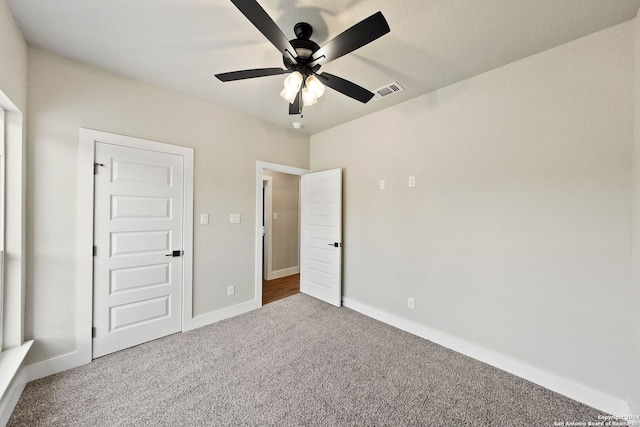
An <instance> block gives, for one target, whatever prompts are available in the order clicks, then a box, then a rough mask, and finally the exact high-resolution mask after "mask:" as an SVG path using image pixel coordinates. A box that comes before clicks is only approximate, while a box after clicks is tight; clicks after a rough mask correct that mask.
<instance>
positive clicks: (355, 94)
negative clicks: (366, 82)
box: [316, 73, 374, 104]
mask: <svg viewBox="0 0 640 427" xmlns="http://www.w3.org/2000/svg"><path fill="white" fill-rule="evenodd" d="M316 75H317V76H318V78H319V79H320V81H321V82H322V83H323V84H325V85H327V86H329V87H330V88H331V89H333V90H337V91H338V92H340V93H342V94H344V95H347V96H348V97H350V98H353V99H355V100H356V101H360V102H362V103H364V104H366V103H367V102H369V100H370V99H371V98H373V95H374V94H373V92H369V91H368V90H367V89H365V88H363V87H362V86H358V85H357V84H355V83H352V82H350V81H349V80H345V79H343V78H341V77H338V76H334V75H333V74H329V73H322V74H316Z"/></svg>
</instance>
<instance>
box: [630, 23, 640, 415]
mask: <svg viewBox="0 0 640 427" xmlns="http://www.w3.org/2000/svg"><path fill="white" fill-rule="evenodd" d="M638 16H640V14H639V15H638ZM634 25H635V34H634V35H635V44H634V54H635V57H634V58H635V67H634V83H635V84H634V105H635V113H634V132H633V227H632V230H633V234H632V236H631V247H632V249H633V251H632V261H631V274H632V288H633V291H632V292H633V295H632V305H631V306H632V309H631V313H632V320H631V329H632V335H631V346H630V347H631V348H632V356H631V364H632V365H631V375H630V380H631V384H633V386H632V387H631V396H630V403H631V407H632V410H633V411H632V412H633V413H634V414H640V19H639V18H638V17H636V19H635V23H634Z"/></svg>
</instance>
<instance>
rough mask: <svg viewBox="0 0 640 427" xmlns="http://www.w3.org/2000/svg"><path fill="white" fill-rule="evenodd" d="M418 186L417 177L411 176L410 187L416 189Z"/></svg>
mask: <svg viewBox="0 0 640 427" xmlns="http://www.w3.org/2000/svg"><path fill="white" fill-rule="evenodd" d="M415 186H416V177H415V176H410V177H409V187H415Z"/></svg>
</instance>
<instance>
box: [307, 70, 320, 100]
mask: <svg viewBox="0 0 640 427" xmlns="http://www.w3.org/2000/svg"><path fill="white" fill-rule="evenodd" d="M305 83H306V84H305V86H307V88H309V90H310V91H311V92H312V93H313V95H314V96H315V97H316V98H320V97H321V96H322V95H323V94H324V85H323V84H322V83H321V82H320V80H319V79H318V78H317V77H316V76H314V75H313V74H312V75H310V76H309V77H307V80H306V82H305Z"/></svg>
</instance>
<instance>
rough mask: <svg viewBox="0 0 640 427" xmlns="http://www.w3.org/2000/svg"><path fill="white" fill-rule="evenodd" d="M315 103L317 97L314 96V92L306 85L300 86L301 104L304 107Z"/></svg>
mask: <svg viewBox="0 0 640 427" xmlns="http://www.w3.org/2000/svg"><path fill="white" fill-rule="evenodd" d="M317 103H318V98H316V96H315V94H314V93H313V92H312V91H311V90H309V88H308V87H304V88H302V105H304V106H305V107H309V106H311V105H314V104H317Z"/></svg>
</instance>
